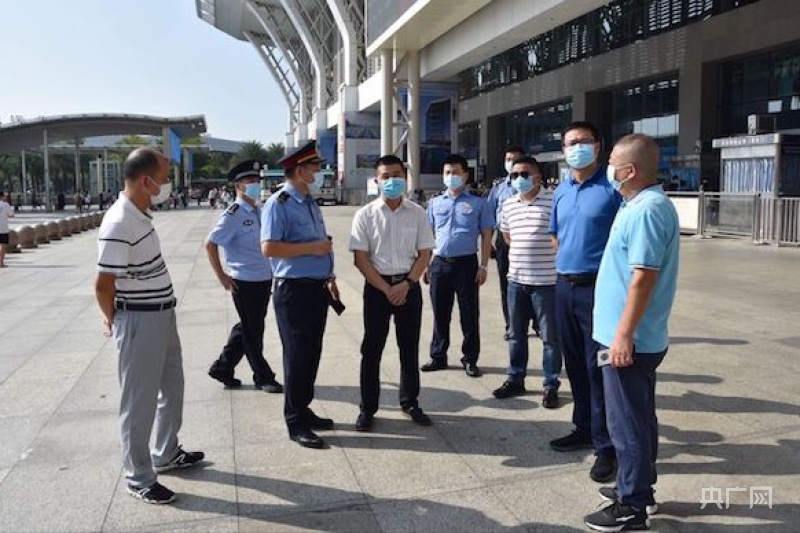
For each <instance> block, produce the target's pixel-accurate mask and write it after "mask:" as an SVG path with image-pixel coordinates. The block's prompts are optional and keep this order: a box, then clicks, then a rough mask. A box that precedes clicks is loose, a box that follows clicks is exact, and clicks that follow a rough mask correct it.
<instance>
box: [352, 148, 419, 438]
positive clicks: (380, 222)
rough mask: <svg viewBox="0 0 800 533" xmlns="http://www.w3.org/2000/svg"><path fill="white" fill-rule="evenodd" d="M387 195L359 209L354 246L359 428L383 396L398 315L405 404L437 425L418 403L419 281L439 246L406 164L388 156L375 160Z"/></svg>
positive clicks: (369, 419) (366, 426) (413, 415)
mask: <svg viewBox="0 0 800 533" xmlns="http://www.w3.org/2000/svg"><path fill="white" fill-rule="evenodd" d="M375 171H376V179H377V182H378V186H379V189H380V191H381V196H380V197H379V198H377V199H376V200H373V201H372V202H370V203H369V204H367V205H366V206H364V207H362V208H361V209H359V210H358V212H356V215H355V217H354V218H353V228H352V230H351V232H350V244H349V249H350V250H351V251H352V252H353V253H354V255H355V264H356V267H357V268H358V269H359V270H360V271H361V273H362V274H363V275H364V278H365V280H366V283H365V285H364V340H363V342H362V343H361V413H360V414H359V415H358V419H357V420H356V429H357V430H358V431H369V430H370V429H371V428H372V423H373V419H374V416H375V412H376V411H377V410H378V398H379V396H380V379H379V373H380V362H381V355H382V354H383V348H384V346H385V345H386V338H387V336H388V334H389V320H390V318H391V316H392V315H394V325H395V330H396V334H397V344H398V348H399V351H400V389H399V396H400V407H401V408H402V409H403V412H404V413H405V414H406V415H407V416H409V417H410V418H411V419H412V420H413V421H414V422H416V423H417V424H420V425H422V426H429V425H431V419H430V418H429V417H428V415H426V414H425V413H424V412H423V411H422V409H421V408H420V407H419V405H418V401H417V398H418V396H419V388H420V386H419V337H420V327H421V325H422V291H421V290H420V287H419V279H420V277H421V276H422V274H423V272H424V271H425V269H426V268H427V266H428V261H429V260H430V256H431V250H432V249H433V247H434V246H435V242H434V239H433V233H432V232H431V229H430V226H428V220H427V216H426V214H425V210H424V209H423V208H422V207H420V206H418V205H417V204H415V203H413V202H410V201H408V200H407V199H406V198H405V197H404V195H405V192H406V169H405V166H404V165H403V162H402V161H401V160H400V159H399V158H397V157H395V156H393V155H386V156H383V157H381V158H380V159H378V161H377V162H376V163H375Z"/></svg>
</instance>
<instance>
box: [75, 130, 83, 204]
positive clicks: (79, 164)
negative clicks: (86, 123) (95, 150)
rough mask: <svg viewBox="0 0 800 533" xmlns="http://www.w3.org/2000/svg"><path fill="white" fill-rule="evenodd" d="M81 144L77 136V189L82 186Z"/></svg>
mask: <svg viewBox="0 0 800 533" xmlns="http://www.w3.org/2000/svg"><path fill="white" fill-rule="evenodd" d="M82 182H83V180H82V179H81V145H80V141H79V140H78V138H77V137H75V191H76V192H77V191H78V190H80V188H81V183H82Z"/></svg>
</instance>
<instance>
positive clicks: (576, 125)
mask: <svg viewBox="0 0 800 533" xmlns="http://www.w3.org/2000/svg"><path fill="white" fill-rule="evenodd" d="M572 130H586V131H590V132H591V133H592V137H594V142H596V143H599V142H600V141H601V140H602V139H601V138H600V130H599V129H597V126H595V125H594V124H593V123H591V122H589V121H587V120H578V121H575V122H572V123H571V124H569V125H568V126H567V127H566V128H564V129H563V130H561V144H564V137H566V136H567V133H569V132H571V131H572Z"/></svg>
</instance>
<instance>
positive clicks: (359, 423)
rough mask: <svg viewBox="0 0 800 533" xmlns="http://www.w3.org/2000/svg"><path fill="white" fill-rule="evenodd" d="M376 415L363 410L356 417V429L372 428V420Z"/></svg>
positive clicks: (365, 429) (367, 429) (366, 429)
mask: <svg viewBox="0 0 800 533" xmlns="http://www.w3.org/2000/svg"><path fill="white" fill-rule="evenodd" d="M373 420H375V417H374V416H373V415H371V414H369V413H365V412H364V411H361V412H360V413H359V414H358V418H356V431H369V430H371V429H372V422H373Z"/></svg>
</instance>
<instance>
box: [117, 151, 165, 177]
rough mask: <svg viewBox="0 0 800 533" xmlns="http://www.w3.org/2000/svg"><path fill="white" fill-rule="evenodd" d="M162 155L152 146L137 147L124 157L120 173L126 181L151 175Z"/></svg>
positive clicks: (154, 171) (156, 169)
mask: <svg viewBox="0 0 800 533" xmlns="http://www.w3.org/2000/svg"><path fill="white" fill-rule="evenodd" d="M163 157H164V156H162V155H161V154H160V153H159V152H157V151H155V150H153V149H152V148H137V149H136V150H134V151H133V152H131V153H130V154H128V157H127V158H126V159H125V164H124V165H123V167H122V175H123V176H125V179H126V180H127V181H135V180H136V179H137V178H139V177H140V176H153V175H154V174H155V173H156V172H158V169H159V167H160V166H161V158H163Z"/></svg>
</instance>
